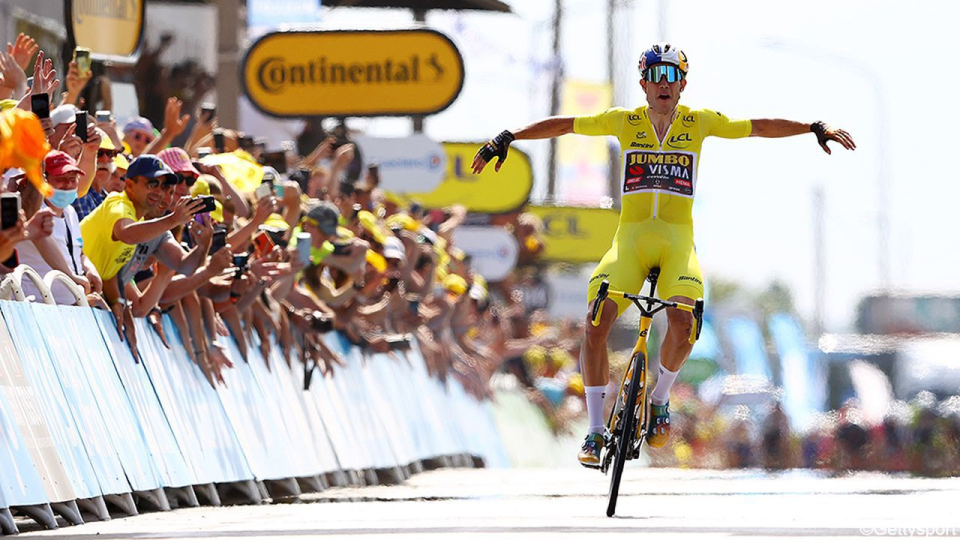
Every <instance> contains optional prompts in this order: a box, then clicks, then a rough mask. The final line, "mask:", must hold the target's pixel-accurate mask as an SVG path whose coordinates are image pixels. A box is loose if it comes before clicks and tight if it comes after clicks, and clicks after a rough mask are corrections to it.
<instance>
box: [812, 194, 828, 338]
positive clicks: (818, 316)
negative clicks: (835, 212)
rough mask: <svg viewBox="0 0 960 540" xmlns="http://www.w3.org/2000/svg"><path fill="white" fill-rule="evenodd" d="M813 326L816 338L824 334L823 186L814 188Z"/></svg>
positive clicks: (825, 297) (825, 268)
mask: <svg viewBox="0 0 960 540" xmlns="http://www.w3.org/2000/svg"><path fill="white" fill-rule="evenodd" d="M813 221H814V223H813V246H814V247H813V260H814V265H815V268H814V270H813V275H814V279H815V281H816V282H815V283H814V285H813V291H814V292H813V314H814V315H813V327H814V332H815V333H814V335H815V336H816V339H820V336H822V335H823V306H824V304H825V303H826V301H827V292H826V286H825V283H824V282H825V281H826V279H827V267H826V255H825V254H824V197H823V186H817V187H816V188H814V190H813Z"/></svg>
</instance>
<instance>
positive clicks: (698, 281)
mask: <svg viewBox="0 0 960 540" xmlns="http://www.w3.org/2000/svg"><path fill="white" fill-rule="evenodd" d="M677 281H692V282H694V283H696V284H697V285H703V282H702V281H700V279H698V278H695V277H693V276H680V277H679V278H678V279H677Z"/></svg>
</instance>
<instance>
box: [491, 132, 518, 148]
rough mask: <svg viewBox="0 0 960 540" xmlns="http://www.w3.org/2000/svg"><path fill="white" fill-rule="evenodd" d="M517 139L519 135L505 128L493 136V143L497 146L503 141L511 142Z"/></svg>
mask: <svg viewBox="0 0 960 540" xmlns="http://www.w3.org/2000/svg"><path fill="white" fill-rule="evenodd" d="M515 140H517V137H516V136H514V134H513V133H510V130H507V129H505V130H503V131H501V132H500V134H499V135H497V136H496V137H494V138H493V143H494V144H495V145H497V146H500V145H501V144H503V143H506V144H510V143H512V142H513V141H515Z"/></svg>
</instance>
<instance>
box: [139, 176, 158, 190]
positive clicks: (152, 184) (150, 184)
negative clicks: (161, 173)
mask: <svg viewBox="0 0 960 540" xmlns="http://www.w3.org/2000/svg"><path fill="white" fill-rule="evenodd" d="M140 178H143V179H144V180H146V181H147V183H146V186H147V189H157V188H159V187H160V179H158V178H145V177H142V176H140V177H137V181H139V180H140Z"/></svg>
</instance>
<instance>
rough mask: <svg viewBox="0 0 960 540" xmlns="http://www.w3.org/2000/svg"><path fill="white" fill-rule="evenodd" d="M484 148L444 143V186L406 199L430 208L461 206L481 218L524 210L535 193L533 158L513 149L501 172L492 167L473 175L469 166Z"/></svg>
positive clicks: (441, 184) (472, 143)
mask: <svg viewBox="0 0 960 540" xmlns="http://www.w3.org/2000/svg"><path fill="white" fill-rule="evenodd" d="M483 144H484V143H483V142H469V143H462V142H445V143H443V149H444V151H445V153H446V155H447V169H446V174H445V175H444V177H443V182H441V183H440V185H439V186H437V188H436V189H434V190H433V191H431V192H429V193H408V194H407V197H409V198H410V199H411V200H414V201H417V202H419V203H420V204H421V205H423V206H425V207H427V208H443V207H446V206H451V205H454V204H462V205H464V206H466V207H467V210H468V211H469V212H473V213H478V214H502V213H507V212H512V211H514V210H516V209H517V208H520V207H521V206H523V205H524V204H525V203H526V202H527V199H528V198H529V197H530V190H531V189H533V168H532V167H531V166H530V156H528V155H527V154H525V153H524V152H523V151H521V150H518V149H517V148H516V147H513V148H511V149H510V155H509V157H508V158H507V161H506V163H504V164H503V167H501V168H500V172H495V171H494V170H493V167H492V166H491V167H486V168H484V169H483V172H482V173H480V174H473V171H471V170H470V165H471V164H472V163H473V156H474V154H476V153H477V150H478V149H479V148H480V147H481V146H483Z"/></svg>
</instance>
